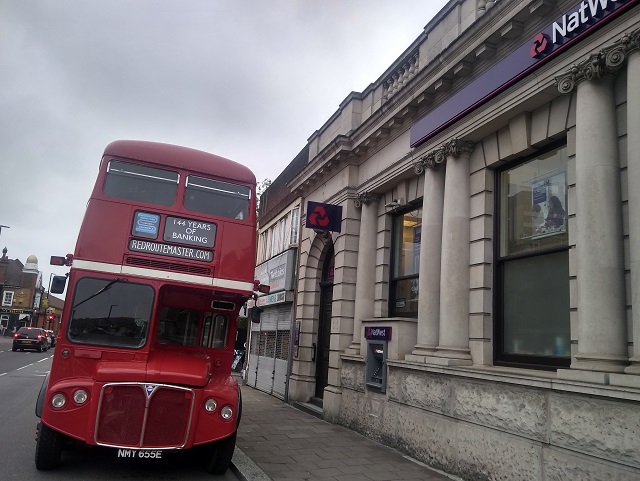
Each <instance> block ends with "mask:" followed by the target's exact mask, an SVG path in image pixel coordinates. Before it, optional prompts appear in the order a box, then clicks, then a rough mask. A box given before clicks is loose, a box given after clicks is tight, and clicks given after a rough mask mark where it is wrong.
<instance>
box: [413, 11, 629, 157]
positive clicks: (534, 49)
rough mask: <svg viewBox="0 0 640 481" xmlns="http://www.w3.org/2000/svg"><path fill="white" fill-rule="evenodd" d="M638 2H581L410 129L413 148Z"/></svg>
mask: <svg viewBox="0 0 640 481" xmlns="http://www.w3.org/2000/svg"><path fill="white" fill-rule="evenodd" d="M638 2H640V0H582V1H581V2H580V3H578V4H577V5H574V6H573V7H572V8H570V9H569V10H568V11H567V12H566V13H565V14H564V15H562V16H561V17H559V18H558V19H557V20H556V21H555V22H553V23H552V24H551V25H549V26H548V27H547V28H546V29H544V30H543V31H542V32H540V33H538V34H537V35H535V37H534V38H533V39H532V40H531V41H529V42H527V43H525V44H523V45H521V46H520V47H519V48H517V49H516V50H515V51H513V52H511V53H510V54H509V55H507V56H506V57H505V58H503V59H502V60H500V61H499V62H497V63H496V64H495V65H494V66H493V67H491V68H490V69H489V70H487V71H486V72H484V73H483V74H482V75H480V76H479V77H477V78H476V79H474V80H473V81H471V82H470V83H469V84H467V85H466V86H465V87H463V88H462V89H461V90H460V91H458V92H457V93H456V94H455V95H453V96H452V97H450V98H449V99H447V100H445V101H444V102H442V103H441V104H440V105H438V106H437V107H436V108H435V109H433V110H432V111H431V112H429V113H428V114H427V115H425V116H424V117H423V118H422V119H420V120H419V121H418V122H416V123H415V124H414V125H413V126H412V127H411V132H410V136H409V143H410V145H411V147H417V146H418V145H420V144H422V143H423V142H425V141H427V140H429V139H430V138H431V137H433V136H434V135H436V134H437V133H438V132H440V131H442V130H443V129H445V128H447V127H449V126H450V125H452V124H453V123H455V122H457V121H458V120H460V119H461V118H462V117H464V116H465V115H467V114H469V113H471V112H472V111H473V110H475V109H476V108H478V107H479V106H481V105H483V104H484V103H486V102H487V101H489V100H490V99H492V98H493V97H495V96H496V95H498V94H499V93H500V92H503V91H504V90H506V89H507V88H509V87H510V86H512V85H513V84H515V83H516V82H518V81H519V80H521V79H522V78H524V77H525V76H527V75H528V74H530V73H531V72H533V71H534V70H535V69H537V68H539V67H541V66H542V65H543V64H545V63H546V62H548V61H549V60H550V59H552V58H553V57H555V56H556V55H558V54H559V53H560V52H562V51H564V50H566V49H568V48H569V47H570V46H572V45H574V44H576V43H578V42H579V41H580V40H582V39H583V38H585V37H587V36H588V35H589V34H591V33H593V32H594V31H595V30H597V29H598V28H600V27H601V26H603V25H605V24H606V23H608V22H609V21H610V20H612V19H613V18H615V17H617V16H618V15H620V14H621V13H623V12H625V11H626V10H629V9H630V8H631V7H633V6H635V5H636V4H638Z"/></svg>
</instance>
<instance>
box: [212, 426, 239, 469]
mask: <svg viewBox="0 0 640 481" xmlns="http://www.w3.org/2000/svg"><path fill="white" fill-rule="evenodd" d="M237 433H238V431H234V432H233V434H232V435H231V436H229V437H228V438H225V439H221V440H220V441H216V442H215V443H211V444H209V445H208V446H206V450H207V454H208V456H206V457H205V466H204V468H205V470H206V471H207V473H209V474H224V473H226V472H227V469H229V466H230V465H231V458H233V451H234V450H235V448H236V435H237Z"/></svg>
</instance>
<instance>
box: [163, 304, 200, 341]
mask: <svg viewBox="0 0 640 481" xmlns="http://www.w3.org/2000/svg"><path fill="white" fill-rule="evenodd" d="M199 322H200V312H199V311H192V310H189V309H179V308H175V307H163V308H162V311H160V322H159V325H158V342H159V343H161V344H174V345H178V346H195V345H196V336H197V335H198V324H199Z"/></svg>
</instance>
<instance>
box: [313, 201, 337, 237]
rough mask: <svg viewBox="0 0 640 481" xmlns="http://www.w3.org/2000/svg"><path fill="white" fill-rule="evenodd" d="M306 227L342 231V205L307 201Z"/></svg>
mask: <svg viewBox="0 0 640 481" xmlns="http://www.w3.org/2000/svg"><path fill="white" fill-rule="evenodd" d="M305 227H308V228H309V229H314V230H322V231H331V232H340V229H341V227H342V206H341V205H333V204H321V203H319V202H311V201H309V202H307V221H306V223H305Z"/></svg>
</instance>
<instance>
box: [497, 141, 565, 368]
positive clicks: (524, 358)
mask: <svg viewBox="0 0 640 481" xmlns="http://www.w3.org/2000/svg"><path fill="white" fill-rule="evenodd" d="M563 147H564V148H567V147H568V144H567V139H566V138H564V139H561V140H559V141H557V142H554V143H553V144H551V145H549V146H547V147H546V148H545V149H544V150H540V151H538V152H534V153H533V154H531V155H529V156H527V157H524V158H522V159H520V160H518V161H516V162H512V163H509V164H508V165H506V166H503V167H501V168H499V169H496V170H495V171H494V185H495V189H494V191H495V197H494V199H495V201H494V206H493V218H494V219H495V222H494V226H493V243H492V244H493V262H494V269H493V287H494V288H493V306H494V322H493V339H494V343H493V364H494V365H495V366H506V367H518V368H526V369H541V370H557V369H563V368H568V367H570V365H571V354H569V356H568V357H565V356H541V355H528V354H517V353H509V352H505V349H504V342H505V312H504V299H505V295H504V283H505V280H504V278H505V265H506V264H507V263H509V262H510V261H518V260H523V259H531V258H535V257H545V256H549V255H552V254H557V253H562V252H566V255H567V256H568V255H569V251H570V249H571V245H570V244H569V242H567V244H566V245H557V246H551V247H548V248H546V249H544V248H543V249H540V250H537V251H523V252H518V253H514V254H510V253H509V252H507V253H506V254H505V255H502V252H501V250H502V244H503V241H504V239H502V233H501V225H502V218H501V217H500V216H501V215H502V212H501V211H502V210H503V206H502V201H503V198H502V197H503V185H502V182H501V176H502V175H503V174H504V173H505V172H506V171H508V170H513V169H515V168H517V167H519V166H522V165H525V164H527V163H528V162H532V161H534V160H535V159H537V158H539V157H542V156H543V155H545V154H548V153H550V152H552V151H554V150H558V151H559V150H561V149H562V148H563ZM568 170H569V169H568V166H567V171H568ZM565 174H566V171H565ZM565 182H566V185H565V189H567V190H568V188H569V180H568V179H567V178H566V177H565ZM567 207H568V206H567V205H565V211H567ZM566 215H567V220H566V221H565V222H567V224H568V212H567V214H566ZM566 233H567V236H568V235H569V232H568V225H567V230H566ZM569 282H570V278H569V276H567V283H569ZM570 313H571V309H569V311H568V312H567V322H568V323H569V329H570ZM570 338H571V332H569V344H570V342H571V339H570ZM569 349H570V346H569Z"/></svg>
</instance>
